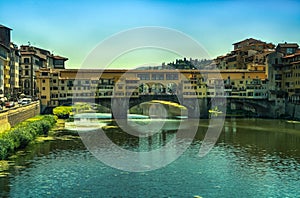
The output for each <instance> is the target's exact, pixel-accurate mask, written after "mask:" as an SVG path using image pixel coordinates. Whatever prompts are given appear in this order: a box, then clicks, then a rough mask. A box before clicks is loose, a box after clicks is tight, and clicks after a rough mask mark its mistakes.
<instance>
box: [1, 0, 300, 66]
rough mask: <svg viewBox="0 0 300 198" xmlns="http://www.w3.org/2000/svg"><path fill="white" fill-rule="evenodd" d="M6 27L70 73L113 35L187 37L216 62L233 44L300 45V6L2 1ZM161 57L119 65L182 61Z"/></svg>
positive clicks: (160, 0)
mask: <svg viewBox="0 0 300 198" xmlns="http://www.w3.org/2000/svg"><path fill="white" fill-rule="evenodd" d="M0 24H3V25H5V26H8V27H10V28H12V29H13V31H12V41H13V42H15V43H16V44H18V45H22V44H28V41H29V42H30V43H31V44H32V45H34V46H37V47H41V48H44V49H48V50H49V51H51V52H53V53H54V54H59V55H61V56H65V57H68V58H69V60H68V61H67V67H68V68H79V67H80V66H81V64H82V62H83V61H84V59H85V57H86V56H87V55H88V54H89V53H90V52H91V51H92V50H93V49H94V48H95V47H97V46H98V45H99V43H101V42H102V41H103V40H104V39H107V38H109V37H110V36H111V35H115V34H117V33H118V32H121V31H124V30H128V29H131V28H137V27H143V26H159V27H166V28H172V29H175V30H178V31H181V32H183V33H185V34H187V35H189V36H190V37H192V38H193V39H195V40H196V41H197V42H199V43H200V44H201V46H202V47H203V48H204V49H205V50H206V51H207V53H208V54H209V57H210V58H215V57H216V56H218V55H222V54H226V53H227V52H229V51H230V50H232V43H234V42H237V41H240V40H242V39H245V38H249V37H253V38H257V39H261V40H263V41H267V42H272V43H274V44H277V43H279V42H283V41H287V42H297V43H300V1H291V0H283V1H276V0H273V1H255V0H254V1H242V0H239V1H221V0H215V1H196V0H194V1H179V0H175V1H167V0H154V1H150V0H148V1H142V0H140V1H121V0H119V1H117V0H111V1H84V0H62V1H59V0H51V1H48V0H46V1H45V0H44V1H43V0H27V1H17V0H10V1H4V0H1V1H0ZM160 52H161V51H160V50H157V51H156V52H155V53H157V56H149V57H152V58H151V59H149V58H148V59H147V58H145V62H144V63H143V61H142V62H141V58H140V59H139V62H136V61H135V60H134V57H137V54H138V56H139V57H141V56H142V54H143V53H144V54H145V57H146V56H147V54H148V55H149V54H150V53H151V54H152V53H153V50H148V51H147V50H144V51H143V53H141V52H137V54H134V53H131V54H128V53H127V55H126V54H124V56H123V57H121V58H119V59H118V60H114V62H115V63H116V64H117V66H116V67H119V68H123V67H135V66H136V65H137V64H139V65H140V64H152V63H153V64H158V63H160V62H163V61H166V62H167V61H169V60H172V59H174V58H176V55H174V54H169V55H166V58H165V59H164V58H163V56H162V55H161V53H160ZM155 53H154V54H155ZM153 57H154V58H153ZM155 57H156V58H155ZM167 57H168V58H167ZM209 57H208V58H209ZM122 61H123V62H122Z"/></svg>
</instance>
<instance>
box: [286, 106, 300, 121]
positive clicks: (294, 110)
mask: <svg viewBox="0 0 300 198" xmlns="http://www.w3.org/2000/svg"><path fill="white" fill-rule="evenodd" d="M286 112H287V115H288V116H289V117H291V118H292V119H295V120H300V104H291V103H288V104H287V106H286Z"/></svg>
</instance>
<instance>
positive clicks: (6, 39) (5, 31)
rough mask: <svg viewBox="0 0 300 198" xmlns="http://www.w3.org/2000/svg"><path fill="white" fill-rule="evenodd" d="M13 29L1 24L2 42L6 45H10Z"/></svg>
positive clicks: (0, 37)
mask: <svg viewBox="0 0 300 198" xmlns="http://www.w3.org/2000/svg"><path fill="white" fill-rule="evenodd" d="M11 30H12V29H10V28H8V27H5V26H3V25H0V43H1V44H2V45H4V46H5V47H7V48H9V47H10V31H11Z"/></svg>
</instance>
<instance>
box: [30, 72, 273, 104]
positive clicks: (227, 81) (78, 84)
mask: <svg viewBox="0 0 300 198" xmlns="http://www.w3.org/2000/svg"><path fill="white" fill-rule="evenodd" d="M36 78H37V87H38V92H37V93H38V97H39V98H40V99H41V104H42V105H44V106H51V107H54V106H58V105H61V104H63V103H65V102H67V101H72V99H73V98H77V99H78V98H82V99H84V98H90V99H93V98H94V99H100V98H111V97H130V98H135V97H139V96H141V95H177V96H182V97H184V98H204V97H228V98H251V99H266V98H268V90H267V85H266V82H267V81H266V75H265V72H261V71H255V72H250V71H247V70H243V71H242V70H240V71H228V70H227V71H221V72H219V71H216V70H202V71H201V72H200V71H199V70H180V71H178V70H128V71H127V70H104V71H103V70H89V69H87V70H76V69H46V68H45V69H40V70H38V71H36Z"/></svg>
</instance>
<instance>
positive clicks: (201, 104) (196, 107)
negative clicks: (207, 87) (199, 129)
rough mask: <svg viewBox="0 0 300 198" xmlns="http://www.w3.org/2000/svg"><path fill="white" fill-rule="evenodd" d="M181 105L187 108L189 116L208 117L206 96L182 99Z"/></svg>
mask: <svg viewBox="0 0 300 198" xmlns="http://www.w3.org/2000/svg"><path fill="white" fill-rule="evenodd" d="M183 105H184V106H185V107H187V109H188V117H189V118H194V119H199V118H208V109H209V108H208V102H207V98H189V99H184V102H183Z"/></svg>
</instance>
